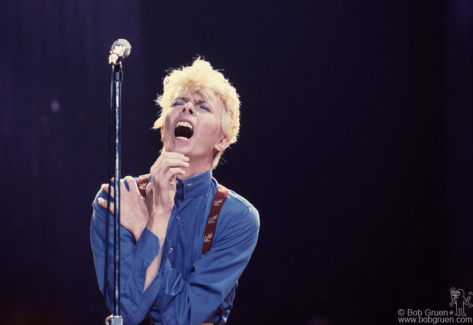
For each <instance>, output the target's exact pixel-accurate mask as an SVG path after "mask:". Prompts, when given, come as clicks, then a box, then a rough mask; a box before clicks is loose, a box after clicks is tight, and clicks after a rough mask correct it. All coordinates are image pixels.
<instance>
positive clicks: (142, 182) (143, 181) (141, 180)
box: [138, 174, 149, 197]
mask: <svg viewBox="0 0 473 325" xmlns="http://www.w3.org/2000/svg"><path fill="white" fill-rule="evenodd" d="M148 179H149V174H147V175H141V176H140V177H138V189H139V190H140V194H141V196H142V197H146V186H147V185H148Z"/></svg>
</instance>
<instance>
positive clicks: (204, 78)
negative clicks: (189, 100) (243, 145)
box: [153, 57, 240, 168]
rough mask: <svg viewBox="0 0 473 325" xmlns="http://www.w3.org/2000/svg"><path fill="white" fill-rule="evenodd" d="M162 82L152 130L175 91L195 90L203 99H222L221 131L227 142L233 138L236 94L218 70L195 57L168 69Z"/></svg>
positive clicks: (237, 121) (236, 123)
mask: <svg viewBox="0 0 473 325" xmlns="http://www.w3.org/2000/svg"><path fill="white" fill-rule="evenodd" d="M163 85H164V89H163V94H162V95H161V96H158V99H157V100H156V102H157V103H158V104H159V106H161V112H160V116H159V118H158V119H157V120H156V122H154V126H153V128H154V129H159V128H160V127H162V126H163V125H164V120H165V119H166V115H167V114H168V112H169V111H170V108H171V104H172V100H173V99H174V98H175V97H176V95H177V94H178V93H179V92H190V93H198V94H200V95H201V96H202V97H203V98H204V100H205V101H209V100H210V99H211V98H214V97H216V98H218V99H220V100H221V101H222V103H223V107H224V109H223V110H222V111H221V114H220V116H221V119H220V124H221V128H222V132H223V134H225V135H226V136H227V137H228V138H229V139H230V143H235V142H236V141H237V136H238V131H239V130H240V99H239V98H238V97H239V96H238V94H237V92H236V89H235V87H233V86H232V85H231V84H230V82H229V81H228V79H225V77H224V76H223V74H222V73H221V72H219V71H218V70H214V69H213V68H212V66H211V65H210V63H209V62H207V61H204V60H202V59H201V58H200V57H198V58H197V59H196V60H195V61H194V63H193V64H192V65H191V66H187V67H181V68H180V69H175V70H173V71H171V72H170V73H169V74H168V75H167V76H166V78H164V82H163ZM222 154H223V151H220V152H217V154H216V155H215V157H214V158H213V161H212V168H215V167H217V164H218V161H219V160H220V157H221V156H222Z"/></svg>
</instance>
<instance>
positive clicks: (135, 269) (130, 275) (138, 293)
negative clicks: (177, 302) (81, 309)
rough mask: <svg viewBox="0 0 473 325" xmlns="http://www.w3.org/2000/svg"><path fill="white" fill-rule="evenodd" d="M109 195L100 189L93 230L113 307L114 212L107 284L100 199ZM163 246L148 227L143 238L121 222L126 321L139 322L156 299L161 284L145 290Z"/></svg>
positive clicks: (100, 270) (98, 268)
mask: <svg viewBox="0 0 473 325" xmlns="http://www.w3.org/2000/svg"><path fill="white" fill-rule="evenodd" d="M106 195H107V194H106V193H105V192H103V191H99V193H98V194H97V196H96V198H95V200H94V202H93V204H92V206H93V214H92V222H91V230H90V231H91V244H92V251H93V254H94V262H95V270H96V274H97V280H98V283H99V288H100V290H101V291H102V293H104V292H106V296H107V299H106V302H107V306H108V308H109V309H110V310H113V297H114V295H113V291H114V281H113V279H114V278H113V253H114V245H113V228H114V227H113V215H112V214H110V216H109V224H108V233H109V236H108V254H107V255H108V272H107V279H108V284H107V286H106V288H104V272H105V227H106V225H105V223H106V210H105V209H104V208H103V207H101V206H100V205H99V204H98V202H97V200H98V198H99V197H102V198H104V199H107V198H106ZM159 247H160V246H159V239H158V237H157V236H155V235H154V234H153V233H151V232H150V231H149V230H148V229H147V228H145V230H144V231H143V233H142V235H141V236H140V239H139V240H138V241H135V238H134V236H133V235H132V233H131V232H130V231H129V230H127V229H126V228H124V227H122V226H120V314H121V316H122V317H123V320H124V323H125V324H138V323H139V322H140V321H141V320H143V319H144V317H145V316H146V314H147V313H148V312H149V310H150V308H151V305H152V303H153V302H154V300H155V297H156V294H155V292H156V290H157V289H156V287H157V286H158V285H159V284H158V283H153V284H151V285H150V286H149V287H148V288H147V290H146V291H145V292H143V288H144V283H145V278H146V271H147V268H148V266H149V265H150V264H151V262H152V260H153V259H154V258H155V257H156V255H157V254H158V252H159Z"/></svg>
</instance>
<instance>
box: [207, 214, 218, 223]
mask: <svg viewBox="0 0 473 325" xmlns="http://www.w3.org/2000/svg"><path fill="white" fill-rule="evenodd" d="M217 218H218V214H216V215H214V216H213V217H210V218H209V222H208V223H215V221H216V220H217Z"/></svg>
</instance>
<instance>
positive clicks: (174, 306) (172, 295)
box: [155, 205, 259, 325]
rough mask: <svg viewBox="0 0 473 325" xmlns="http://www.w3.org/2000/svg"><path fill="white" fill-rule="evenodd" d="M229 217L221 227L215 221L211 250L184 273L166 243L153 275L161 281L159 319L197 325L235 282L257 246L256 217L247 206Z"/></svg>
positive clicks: (165, 322) (255, 212)
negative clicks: (175, 266) (174, 265)
mask: <svg viewBox="0 0 473 325" xmlns="http://www.w3.org/2000/svg"><path fill="white" fill-rule="evenodd" d="M224 206H225V205H224ZM240 211H241V210H240ZM222 213H223V209H222ZM229 219H230V220H231V222H229V223H227V224H226V225H224V228H223V229H219V224H218V223H217V235H216V237H215V238H214V242H213V245H212V248H211V250H210V251H209V252H208V253H207V254H206V255H205V257H203V258H201V259H199V260H197V261H196V262H195V263H194V265H193V268H192V272H191V273H189V274H188V275H187V276H184V275H182V274H180V273H179V272H178V271H177V270H176V269H175V268H173V267H172V264H171V262H170V259H169V255H170V254H172V253H169V249H166V245H167V243H166V244H165V247H164V249H165V251H164V253H163V262H162V264H161V268H160V270H159V272H158V276H157V278H156V279H155V281H156V282H159V283H160V284H159V289H158V290H159V292H157V295H158V298H157V302H158V309H159V314H160V315H159V316H160V319H159V320H160V321H162V323H164V324H179V325H181V324H182V325H184V324H186V325H187V324H188V325H194V324H195V325H197V324H201V323H202V322H204V321H209V320H211V319H212V318H211V317H212V316H213V315H214V314H215V311H216V310H217V308H218V307H219V306H220V305H221V304H222V302H224V300H225V298H226V297H227V296H228V294H229V293H230V291H231V289H232V288H233V287H234V286H235V284H236V282H237V280H238V278H239V277H240V275H241V274H242V272H243V270H244V269H245V267H246V265H247V264H248V262H249V260H250V257H251V255H252V253H253V250H254V248H255V246H256V242H257V239H258V232H259V217H258V212H257V211H256V209H255V208H253V207H252V206H250V207H246V209H245V210H244V211H242V212H241V213H240V214H238V215H234V216H231V218H229ZM219 221H220V220H219ZM219 232H220V234H219ZM201 248H202V245H200V246H199V249H201ZM227 314H228V312H227ZM217 319H218V318H217ZM214 321H216V320H212V322H214Z"/></svg>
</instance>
